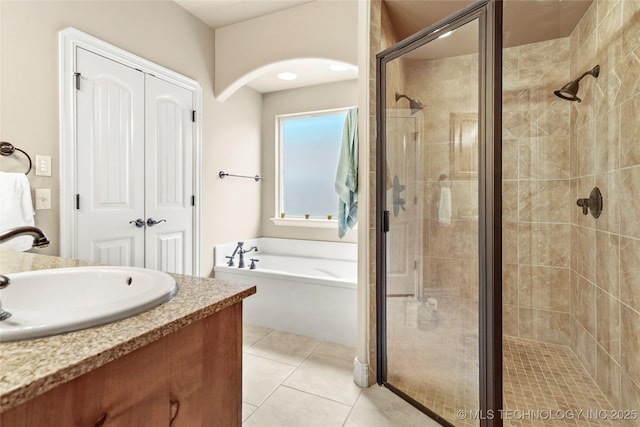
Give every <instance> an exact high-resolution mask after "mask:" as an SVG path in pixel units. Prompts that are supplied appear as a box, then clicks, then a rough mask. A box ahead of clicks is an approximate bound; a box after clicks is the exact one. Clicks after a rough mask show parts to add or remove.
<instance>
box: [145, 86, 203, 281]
mask: <svg viewBox="0 0 640 427" xmlns="http://www.w3.org/2000/svg"><path fill="white" fill-rule="evenodd" d="M193 102H194V100H193V93H192V92H191V91H189V90H187V89H184V88H181V87H179V86H176V85H173V84H171V83H168V82H165V81H163V80H161V79H158V78H156V77H153V76H149V75H148V76H147V101H146V109H147V117H146V118H147V123H146V133H147V147H146V156H145V159H146V160H145V165H146V166H145V168H146V188H147V191H146V202H145V205H146V213H147V218H153V219H154V220H157V221H160V220H165V221H163V222H161V223H159V224H156V225H153V226H147V229H146V247H147V253H146V264H147V267H150V268H155V269H159V270H162V271H168V272H172V273H180V274H191V273H192V271H193V268H192V263H191V261H190V260H191V259H192V253H193V233H192V231H191V230H192V228H193V215H194V212H193V206H192V205H191V196H192V195H193V178H192V170H193V126H194V124H193V122H192V111H193ZM185 260H189V261H188V262H185Z"/></svg>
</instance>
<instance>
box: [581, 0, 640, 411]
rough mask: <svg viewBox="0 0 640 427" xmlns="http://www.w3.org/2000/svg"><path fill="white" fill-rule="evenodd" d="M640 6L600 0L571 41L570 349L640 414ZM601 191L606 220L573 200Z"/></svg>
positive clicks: (612, 396)
mask: <svg viewBox="0 0 640 427" xmlns="http://www.w3.org/2000/svg"><path fill="white" fill-rule="evenodd" d="M638 40H640V2H637V1H621V0H616V1H602V0H597V1H595V2H594V3H593V4H592V6H591V7H590V8H589V10H588V11H587V13H586V14H585V16H584V17H583V18H582V20H581V21H580V23H579V24H578V26H577V27H576V29H575V30H574V31H573V33H572V34H571V37H570V52H571V78H576V77H578V76H580V75H581V74H582V73H583V72H585V71H587V70H590V69H591V68H592V67H593V66H594V65H596V64H599V65H600V75H599V77H598V78H597V79H593V78H592V77H591V76H587V77H585V78H584V79H583V80H582V81H581V82H580V92H579V96H580V97H581V98H582V99H583V101H582V103H579V104H578V103H571V105H570V107H569V108H570V114H571V142H570V153H571V170H570V172H571V197H570V204H571V206H572V209H571V316H572V319H574V322H573V324H572V326H573V331H572V341H571V346H572V348H573V350H574V351H575V353H576V354H577V355H578V358H579V359H580V360H581V361H582V363H583V364H584V366H585V367H586V368H587V370H588V372H589V374H590V375H591V376H592V377H593V378H594V379H595V380H596V382H597V383H598V386H599V387H600V388H601V390H602V391H603V392H604V393H605V395H606V396H607V397H608V398H609V400H610V401H611V403H612V404H613V406H614V407H615V408H621V409H627V408H630V409H636V408H640V363H639V362H638V354H639V353H640V341H639V340H638V337H639V336H640V279H639V277H640V275H639V274H638V272H639V271H640V226H639V225H640V202H639V200H640V197H639V196H640V148H639V147H640V146H639V145H638V137H639V136H640V120H639V118H640V80H639V79H638V70H640V59H639V58H640V44H639V43H638ZM594 186H597V187H598V188H600V190H601V192H602V196H603V201H604V209H603V212H602V214H601V216H600V217H599V218H598V219H594V218H593V217H592V216H591V215H588V216H584V215H582V213H581V211H580V209H579V208H577V207H576V206H575V205H574V204H575V201H576V200H577V199H578V198H584V197H588V196H589V192H590V191H591V189H592V188H593V187H594Z"/></svg>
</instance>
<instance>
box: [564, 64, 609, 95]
mask: <svg viewBox="0 0 640 427" xmlns="http://www.w3.org/2000/svg"><path fill="white" fill-rule="evenodd" d="M588 74H591V75H592V76H593V77H594V78H598V75H600V66H599V65H596V66H595V67H593V68H592V69H590V70H589V71H587V72H586V73H584V74H582V75H581V76H580V77H578V78H577V79H575V80H573V81H571V82H569V83H567V84H566V85H564V86H562V89H560V90H556V91H554V92H553V93H554V94H555V95H556V96H558V97H560V98H562V99H566V100H567V101H578V102H582V100H581V99H580V98H578V89H580V85H579V84H578V83H579V82H580V80H582V78H583V77H584V76H586V75H588Z"/></svg>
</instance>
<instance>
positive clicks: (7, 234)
mask: <svg viewBox="0 0 640 427" xmlns="http://www.w3.org/2000/svg"><path fill="white" fill-rule="evenodd" d="M19 236H31V237H33V244H32V247H34V248H46V247H47V246H49V243H51V242H49V239H47V236H45V235H44V232H43V231H42V230H40V229H39V228H38V227H32V226H24V227H16V228H10V229H8V230H5V231H3V232H2V233H0V243H4V242H6V241H8V240H11V239H15V238H16V237H19Z"/></svg>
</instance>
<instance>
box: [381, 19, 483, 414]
mask: <svg viewBox="0 0 640 427" xmlns="http://www.w3.org/2000/svg"><path fill="white" fill-rule="evenodd" d="M485 18H486V17H485V16H484V15H483V14H482V13H481V12H480V11H479V9H476V10H475V11H474V10H471V9H470V10H469V11H467V13H461V14H460V16H459V17H457V18H453V19H452V20H451V21H449V22H444V23H443V24H442V25H441V26H440V27H439V28H435V29H434V30H433V31H431V32H427V33H425V34H424V35H423V36H422V40H424V41H423V42H420V41H419V39H418V41H416V42H415V43H413V44H412V45H409V46H406V47H404V48H400V49H398V50H397V51H396V52H393V53H389V54H388V55H385V52H383V53H381V54H380V55H379V56H378V59H379V62H378V69H379V72H380V78H381V79H383V81H384V85H383V86H382V87H381V88H380V90H381V96H379V98H378V99H379V101H378V112H379V116H380V117H383V119H382V123H381V125H380V127H379V131H380V132H379V133H380V135H381V136H382V138H381V139H380V151H379V159H378V168H377V170H378V174H379V176H380V177H379V180H378V198H379V200H380V202H381V208H382V209H383V211H382V212H380V214H381V218H382V220H381V221H382V229H383V231H384V232H383V233H381V237H379V240H378V244H379V245H380V246H383V247H384V250H383V251H382V253H383V256H382V257H381V258H379V259H378V269H379V270H380V271H381V272H380V273H379V276H378V277H379V280H378V316H379V322H378V328H379V334H378V341H379V347H378V351H379V359H378V363H379V369H378V382H379V383H382V384H385V385H386V386H387V387H389V388H391V389H392V390H393V391H394V392H396V393H398V394H400V395H401V396H403V397H404V398H405V399H407V400H409V401H410V402H412V403H413V404H414V405H416V406H418V407H420V408H421V409H423V411H424V412H426V413H427V414H429V415H431V416H432V417H433V418H435V419H437V420H438V421H439V422H441V423H442V424H443V425H456V426H475V425H479V423H481V421H480V419H482V418H485V419H486V418H487V416H488V414H484V415H483V414H482V413H480V411H479V408H480V407H482V405H481V392H480V385H481V380H480V379H481V378H483V375H485V376H486V373H487V371H485V372H481V369H480V366H481V359H480V354H481V352H480V343H482V342H484V341H483V340H482V338H484V337H486V336H483V337H481V336H480V330H481V324H482V322H483V317H482V316H481V315H480V307H481V306H482V305H483V304H486V301H482V295H483V292H484V290H482V292H481V288H480V282H481V277H483V274H485V273H486V269H480V267H479V266H480V265H481V264H480V263H481V261H482V260H484V256H483V250H484V249H485V248H484V247H483V246H482V245H480V244H479V242H480V241H481V239H480V236H481V235H482V233H481V230H482V227H481V225H482V220H483V219H484V218H485V217H483V215H482V209H483V208H484V206H485V205H483V204H482V203H484V202H483V197H484V196H485V194H483V190H482V188H486V187H483V186H484V185H485V184H486V181H483V180H482V179H481V177H482V174H483V169H482V168H483V166H481V165H482V164H483V161H484V160H485V157H484V153H482V152H481V150H480V148H481V146H482V143H481V141H482V136H483V135H486V134H485V133H483V132H484V126H483V125H482V119H481V117H482V115H483V114H484V111H483V109H484V108H486V106H485V105H484V103H481V102H480V100H482V99H484V96H483V92H482V91H483V90H484V87H483V85H481V84H480V82H481V81H482V79H483V78H485V74H486V73H485V71H484V67H485V66H486V51H481V50H480V46H481V45H482V43H481V42H482V40H481V35H482V33H483V32H482V31H481V29H483V28H484V27H485V26H486V20H485ZM381 58H383V59H382V60H381ZM379 120H380V119H379ZM485 193H486V192H485ZM484 200H486V199H484ZM379 209H380V207H379ZM485 261H486V260H485ZM485 265H486V264H485ZM380 278H382V279H380ZM484 295H485V297H486V294H484ZM484 325H485V326H486V322H485V323H484ZM485 354H486V353H485ZM485 362H486V361H485ZM484 406H485V407H487V406H486V405H484Z"/></svg>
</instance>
